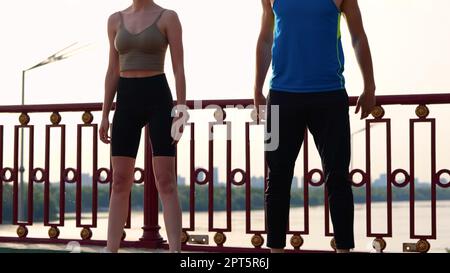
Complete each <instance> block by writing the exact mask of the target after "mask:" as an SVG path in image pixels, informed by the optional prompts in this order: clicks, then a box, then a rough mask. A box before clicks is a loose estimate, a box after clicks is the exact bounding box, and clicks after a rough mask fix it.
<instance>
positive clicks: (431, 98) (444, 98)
mask: <svg viewBox="0 0 450 273" xmlns="http://www.w3.org/2000/svg"><path fill="white" fill-rule="evenodd" d="M357 100H358V97H354V96H353V97H350V98H349V101H350V105H351V106H355V105H356V102H357ZM195 102H196V101H194V100H189V101H188V102H187V106H188V107H189V108H191V109H192V108H194V105H195V106H197V107H199V106H198V105H199V104H195ZM446 103H450V93H441V94H415V95H386V96H377V104H378V105H417V104H446ZM252 104H253V100H252V99H238V100H232V99H224V100H202V101H201V107H202V108H200V109H204V108H206V107H208V106H211V105H217V106H219V107H222V108H226V107H227V106H234V105H242V106H244V107H246V106H249V105H252ZM102 106H103V104H102V103H61V104H36V105H0V113H21V112H26V113H40V112H41V113H42V112H45V113H48V112H79V111H101V110H102ZM114 108H115V104H114V105H113V109H114Z"/></svg>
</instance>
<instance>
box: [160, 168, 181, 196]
mask: <svg viewBox="0 0 450 273" xmlns="http://www.w3.org/2000/svg"><path fill="white" fill-rule="evenodd" d="M155 178H156V185H157V186H158V191H159V193H160V194H163V195H168V194H173V193H175V192H176V190H177V181H176V177H175V174H173V173H172V172H168V171H160V172H157V173H156V174H155Z"/></svg>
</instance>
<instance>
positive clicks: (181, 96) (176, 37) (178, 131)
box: [166, 10, 188, 144]
mask: <svg viewBox="0 0 450 273" xmlns="http://www.w3.org/2000/svg"><path fill="white" fill-rule="evenodd" d="M166 36H167V40H168V41H169V46H170V54H171V57H172V69H173V73H174V75H175V85H176V91H177V106H176V110H177V112H176V113H173V114H175V117H174V119H173V122H172V130H171V131H172V132H171V134H172V138H173V139H174V141H173V143H174V144H176V143H177V142H178V141H179V140H180V139H181V135H182V133H183V129H184V126H185V123H186V120H187V117H188V115H187V112H186V110H187V106H186V76H185V73H184V49H183V30H182V27H181V23H180V19H179V18H178V15H177V13H176V12H175V11H171V10H169V11H167V27H166ZM180 113H183V114H182V115H180Z"/></svg>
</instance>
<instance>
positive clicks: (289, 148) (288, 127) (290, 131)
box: [265, 91, 306, 252]
mask: <svg viewBox="0 0 450 273" xmlns="http://www.w3.org/2000/svg"><path fill="white" fill-rule="evenodd" d="M273 105H278V109H279V120H275V118H273V117H272V115H271V110H272V109H275V108H274V107H272V106H273ZM267 113H268V118H267V128H266V130H267V132H271V134H274V133H276V132H275V131H276V127H275V126H273V124H274V123H275V122H278V123H279V126H278V128H279V130H278V133H279V137H278V139H279V145H278V149H276V150H274V151H266V160H267V165H268V168H269V177H268V187H267V190H266V194H265V203H266V221H267V229H268V234H267V246H268V247H270V248H271V249H272V252H282V251H283V249H284V247H285V246H286V231H287V223H288V219H289V205H290V194H291V184H292V177H293V174H294V166H295V161H296V159H297V156H298V153H299V151H300V148H301V145H302V142H303V137H304V133H305V130H306V121H305V116H304V115H303V109H302V106H301V99H299V95H298V94H291V93H285V92H273V91H271V93H270V95H269V99H268V107H267ZM272 128H273V130H272ZM272 140H273V138H272ZM269 141H270V140H266V143H267V142H269Z"/></svg>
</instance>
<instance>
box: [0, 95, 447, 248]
mask: <svg viewBox="0 0 450 273" xmlns="http://www.w3.org/2000/svg"><path fill="white" fill-rule="evenodd" d="M356 100H357V98H355V97H352V98H350V104H351V105H352V106H355V105H356ZM252 103H253V102H252V101H251V100H218V101H203V102H202V106H201V107H202V109H206V108H211V107H212V106H216V107H217V108H218V109H217V110H216V112H215V117H216V122H210V123H209V126H208V129H209V130H210V132H211V133H212V134H214V127H215V126H216V125H226V128H227V135H231V134H230V131H231V126H232V123H231V121H228V120H227V119H226V116H225V115H226V111H227V108H229V107H234V106H236V105H240V106H242V107H248V106H251V105H252ZM433 104H450V94H436V95H407V96H381V97H378V105H379V106H377V107H376V109H375V110H374V111H373V113H372V116H373V118H371V119H368V120H366V123H365V127H366V138H365V139H366V154H365V157H366V167H365V170H361V169H354V170H351V178H352V182H353V185H354V187H357V188H365V192H366V219H367V223H366V227H367V232H366V233H367V234H366V236H367V237H369V238H374V241H375V242H377V243H378V244H379V247H380V248H381V249H382V250H383V249H385V247H386V241H385V240H384V239H385V238H389V237H392V236H393V232H392V231H393V227H392V199H393V198H392V190H393V186H394V187H397V188H403V187H407V186H409V187H410V201H409V203H410V238H411V239H419V241H418V242H417V244H416V245H415V248H416V250H417V251H420V252H427V251H429V249H430V243H429V242H428V240H432V239H436V238H437V229H436V190H437V187H440V188H449V187H450V183H448V184H444V183H442V182H441V179H440V178H441V176H442V175H444V174H447V175H450V170H448V169H442V170H436V120H435V118H429V117H428V116H429V113H430V112H429V109H428V107H427V105H433ZM386 105H418V106H417V108H416V113H415V114H416V116H417V118H415V119H410V124H409V127H410V131H409V141H410V170H409V171H407V170H404V169H395V170H392V147H391V145H392V143H391V135H392V132H391V119H389V118H384V114H385V110H384V108H383V106H386ZM188 106H189V107H190V108H191V109H192V108H194V106H195V107H196V108H195V109H198V105H197V104H194V102H193V101H190V102H189V103H188ZM101 107H102V105H101V104H99V103H94V104H64V105H27V106H0V114H6V113H13V114H19V113H20V117H19V123H20V124H19V125H15V126H14V161H13V162H14V166H13V167H12V168H11V167H6V166H4V165H3V160H4V147H5V146H4V143H3V142H4V124H0V224H1V223H2V219H3V215H2V213H3V208H2V203H3V187H4V184H7V183H11V184H12V187H13V225H16V226H17V227H18V228H17V235H18V237H0V242H35V243H67V242H69V241H74V240H67V239H59V238H58V237H59V234H60V231H59V229H58V227H62V226H64V220H65V214H64V212H65V186H66V184H75V185H76V213H75V218H76V227H77V228H81V234H80V236H81V241H82V242H83V243H86V244H92V245H103V244H104V243H105V242H104V241H100V240H92V239H91V237H92V229H94V228H96V227H97V214H98V211H97V210H98V208H97V198H98V185H99V184H106V185H111V182H112V172H111V165H110V168H98V136H97V129H98V125H97V124H95V123H93V114H92V113H93V112H99V111H101ZM65 112H80V113H81V112H83V114H82V121H83V123H82V124H77V133H76V137H77V138H76V139H77V142H76V143H77V144H76V145H77V155H76V156H77V160H76V166H74V167H67V166H66V161H65V157H66V137H67V135H66V126H69V125H71V124H61V120H62V119H61V114H62V113H65ZM32 113H51V116H50V121H51V124H50V125H45V164H44V165H45V166H44V167H43V168H41V167H35V166H34V165H33V163H34V160H33V157H34V154H33V153H34V146H33V145H34V144H35V143H34V135H33V134H34V129H35V126H36V125H30V116H29V114H32ZM220 116H222V117H224V118H223V119H221V118H220ZM253 117H254V115H253V114H252V118H253ZM261 122H262V121H258V120H256V119H254V118H253V121H250V122H246V124H245V143H246V145H245V147H246V148H245V151H244V155H243V156H244V157H245V169H239V168H237V169H233V168H232V139H231V138H227V143H226V183H225V187H226V191H225V192H226V210H225V213H226V226H225V227H224V228H218V227H216V225H215V224H214V220H215V219H214V212H215V210H214V186H215V185H214V182H215V181H213V180H214V179H213V177H214V176H213V171H214V162H213V158H214V152H215V151H214V138H210V139H209V140H208V141H209V143H208V164H207V165H208V166H207V169H205V168H197V167H196V166H197V165H196V162H197V161H196V157H195V147H196V145H197V141H196V138H195V132H196V131H195V128H196V127H195V123H189V126H188V127H187V128H189V130H186V132H185V133H187V134H190V143H189V150H190V162H189V163H188V164H189V170H190V184H189V185H190V208H189V212H190V218H189V222H188V223H187V226H186V223H185V224H184V226H185V228H184V229H183V242H184V245H183V248H184V249H185V250H200V251H203V250H205V251H217V252H230V251H231V252H233V251H239V252H254V251H266V250H264V249H262V246H263V244H264V238H263V235H264V234H266V230H265V229H262V230H256V229H253V228H252V225H251V223H252V217H251V216H252V214H251V212H252V209H251V181H250V180H251V169H250V165H251V164H250V153H251V147H250V128H251V126H252V125H258V124H261ZM444 122H446V121H444ZM418 123H429V124H430V125H431V172H432V173H431V218H432V219H431V225H432V227H431V234H417V233H416V231H415V209H414V208H415V198H414V193H415V185H414V177H415V169H414V163H415V160H416V158H415V155H414V147H415V146H414V145H415V135H414V128H415V125H416V124H418ZM373 124H384V125H385V126H386V174H387V180H388V181H387V196H386V199H387V200H386V205H387V232H385V233H375V232H372V216H371V213H372V201H371V196H372V195H371V180H372V177H371V141H372V139H371V131H370V130H371V127H372V125H373ZM21 129H28V130H29V132H30V138H29V162H28V168H29V170H30V172H29V177H28V181H29V183H28V214H27V221H24V222H21V221H19V219H18V210H19V209H18V208H19V197H18V192H19V184H18V183H19V179H18V178H19V153H18V151H19V130H21ZM52 130H59V131H60V133H61V138H60V141H61V146H60V153H61V160H60V170H59V173H60V184H59V186H60V197H59V199H60V200H59V211H60V215H59V219H58V221H57V222H53V221H50V213H49V211H50V208H49V204H50V201H51V200H50V194H49V191H50V175H49V173H50V161H49V160H50V154H51V149H50V143H51V141H52V139H51V134H50V132H51V131H52ZM85 130H92V135H93V138H92V154H91V155H89V156H92V159H93V160H92V173H93V181H92V182H93V184H92V185H93V186H92V201H93V202H92V212H91V217H90V218H91V222H90V223H89V224H86V223H82V221H81V219H82V202H81V197H82V183H81V182H82V181H81V176H82V160H83V155H82V146H83V132H84V131H85ZM145 134H146V138H145V139H146V141H145V155H144V158H145V162H144V168H143V169H141V168H136V173H139V174H140V178H139V179H136V180H135V183H136V184H143V185H144V195H145V196H144V204H143V211H144V219H143V220H144V226H143V227H142V229H143V235H142V237H141V238H140V240H139V241H128V240H125V241H124V242H123V245H124V246H133V247H148V248H160V247H162V248H167V245H166V244H165V243H164V241H163V238H162V237H161V235H160V233H159V229H160V226H159V223H158V215H159V210H158V195H157V190H156V186H155V180H154V175H153V171H152V158H151V145H150V143H149V138H148V131H147V130H146V132H145ZM305 135H306V137H305V143H304V149H303V163H304V165H303V172H304V181H303V195H304V199H303V200H304V207H303V210H304V226H303V229H302V230H292V229H290V230H289V231H288V234H290V235H292V237H291V240H290V242H291V245H292V246H293V247H294V249H295V251H301V246H302V245H303V241H304V239H303V237H302V235H307V234H309V233H310V222H309V218H310V214H309V209H310V208H309V189H310V188H312V187H321V186H323V184H324V179H323V173H322V171H321V170H319V169H312V170H311V169H310V167H309V164H308V163H309V156H308V154H309V153H308V149H309V140H308V134H307V133H305ZM178 164H179V163H178ZM264 169H265V173H264V177H266V176H267V170H266V168H264ZM8 174H9V177H8ZM102 174H105V178H102V177H103V176H102ZM200 174H203V175H200ZM315 174H319V175H320V180H319V181H314V180H313V176H314V175H315ZM400 174H402V175H403V176H404V177H405V180H404V182H398V181H397V177H398V176H399V175H400ZM238 175H240V176H241V177H242V178H241V179H240V180H239V181H238V180H237V179H236V178H237V176H238ZM355 175H360V176H361V177H362V180H361V181H360V182H356V181H354V177H355ZM39 176H40V178H38V177H39ZM201 176H203V179H200V178H199V177H201ZM71 177H72V178H71ZM35 183H43V184H44V225H45V226H47V227H49V238H28V237H27V234H28V226H31V225H33V222H34V221H33V188H34V185H35ZM197 185H207V186H208V205H209V206H208V231H210V232H215V236H214V243H215V244H216V246H193V245H189V244H187V242H188V238H189V234H188V232H195V230H196V228H197V226H196V222H195V214H196V208H195V202H196V192H197V191H196V186H197ZM238 187H245V196H246V199H245V208H246V212H245V232H246V233H247V234H250V235H253V237H252V239H251V244H252V245H253V247H245V246H242V247H228V246H226V245H225V242H226V238H227V237H226V233H229V232H232V214H233V211H232V204H231V200H232V193H233V192H232V189H233V188H238ZM325 195H326V192H325ZM324 200H325V206H324V207H325V235H326V236H330V237H332V236H333V233H332V232H331V231H330V222H329V212H328V201H327V198H324ZM131 213H132V212H131V209H130V212H129V217H128V220H127V223H126V227H128V228H129V227H130V226H131ZM331 245H332V246H333V245H334V242H333V240H332V243H331Z"/></svg>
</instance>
